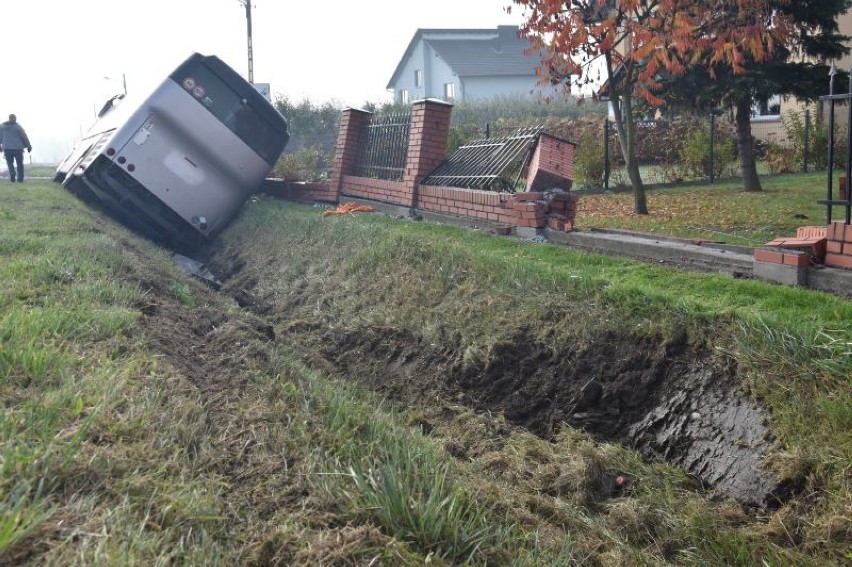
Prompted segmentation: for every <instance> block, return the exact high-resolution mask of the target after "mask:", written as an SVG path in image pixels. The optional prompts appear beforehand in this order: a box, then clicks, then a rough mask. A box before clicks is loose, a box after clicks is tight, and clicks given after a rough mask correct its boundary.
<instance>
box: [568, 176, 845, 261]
mask: <svg viewBox="0 0 852 567" xmlns="http://www.w3.org/2000/svg"><path fill="white" fill-rule="evenodd" d="M835 177H836V176H835ZM826 183H827V179H826V175H825V174H824V173H810V174H796V175H779V176H772V177H765V178H763V179H762V185H763V191H762V192H755V193H746V192H744V191H743V190H742V184H741V183H740V182H738V181H737V182H733V181H725V182H722V183H715V184H712V185H709V184H708V185H693V186H687V187H671V188H660V189H649V190H648V191H647V200H648V209H649V213H650V214H648V215H636V214H634V213H633V194H632V192H630V191H624V192H619V193H616V194H607V195H584V196H582V197H581V198H580V202H579V207H578V212H577V221H576V222H577V227H578V228H579V229H583V228H593V227H594V228H619V229H626V230H637V231H642V232H651V233H657V234H665V235H671V236H679V237H686V238H694V239H704V240H711V241H718V242H725V243H728V244H736V245H742V246H762V245H763V244H765V243H766V242H768V241H770V240H773V239H774V238H778V237H783V236H793V235H795V234H796V228H798V227H801V226H824V225H825V224H826V221H827V217H826V208H825V206H824V205H820V204H819V203H818V200H820V199H825V197H826V194H827V189H826ZM837 186H838V185H837V181H836V180H835V182H834V187H835V196H836V188H837ZM832 212H833V215H832V216H833V220H841V218H845V217H843V214H844V213H843V212H842V210H841V209H840V208H838V207H833V211H832Z"/></svg>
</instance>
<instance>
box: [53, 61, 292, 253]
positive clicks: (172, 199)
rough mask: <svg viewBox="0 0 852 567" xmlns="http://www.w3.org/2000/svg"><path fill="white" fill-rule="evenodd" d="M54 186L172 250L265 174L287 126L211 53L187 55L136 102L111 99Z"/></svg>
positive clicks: (196, 241)
mask: <svg viewBox="0 0 852 567" xmlns="http://www.w3.org/2000/svg"><path fill="white" fill-rule="evenodd" d="M98 116H99V120H98V121H97V122H96V123H95V125H94V126H93V127H92V128H91V129H90V130H89V132H88V133H87V134H86V135H85V137H84V138H83V139H82V140H81V141H80V143H78V144H77V145H76V146H75V148H74V149H73V150H72V151H71V153H70V154H69V155H68V156H67V157H66V158H65V160H63V162H62V163H61V164H60V165H59V167H58V168H57V170H56V176H55V177H54V179H55V181H57V182H59V183H61V184H62V185H63V186H65V187H67V188H68V189H69V190H70V191H72V192H73V193H74V194H76V195H78V196H79V197H80V198H82V199H84V200H86V201H88V202H92V203H96V204H100V205H102V206H104V207H105V208H106V209H108V210H109V211H110V212H111V213H112V214H113V215H114V216H115V217H117V218H118V220H120V221H121V222H123V223H124V224H126V225H128V226H129V227H130V228H133V229H135V230H137V231H138V232H141V233H142V234H144V235H145V236H148V237H149V238H151V239H153V240H155V241H157V242H161V243H165V244H167V245H171V246H174V247H176V248H184V249H186V248H195V247H197V246H198V245H200V244H203V243H205V242H207V241H209V240H210V239H212V238H214V237H215V236H216V235H217V234H218V233H219V232H220V231H221V230H222V229H223V228H225V226H227V225H228V223H229V222H230V221H231V220H232V219H233V217H234V216H235V215H236V214H237V213H238V212H239V209H240V207H241V206H242V205H243V203H244V202H245V201H246V199H247V198H248V197H250V196H251V194H252V193H254V192H255V191H256V190H257V188H258V187H259V186H260V184H261V183H262V182H263V180H264V179H265V178H266V176H267V175H268V174H269V172H270V170H271V169H272V167H273V166H274V165H275V162H276V161H277V160H278V157H279V156H280V155H281V152H282V151H283V150H284V146H285V145H286V144H287V141H288V140H289V132H288V125H287V121H286V120H285V118H284V117H283V116H281V114H280V113H279V112H278V111H277V110H276V109H275V107H274V106H272V104H270V102H269V101H267V100H266V99H265V98H264V97H263V96H262V95H261V94H260V93H258V92H257V90H256V89H255V88H254V87H253V86H252V85H251V84H250V83H248V82H247V81H246V80H245V79H243V78H242V77H241V76H240V75H239V74H237V73H236V72H235V71H234V70H233V69H232V68H231V67H229V66H228V65H227V64H225V63H224V62H223V61H222V60H221V59H219V58H218V57H215V56H205V55H201V54H198V53H194V54H192V55H191V56H190V57H189V58H188V59H187V60H186V61H184V62H183V63H182V64H181V65H180V66H179V67H177V69H175V70H174V71H173V72H172V73H171V74H170V75H169V76H168V78H167V79H166V80H164V81H163V82H162V83H161V84H160V86H159V87H157V88H156V89H155V90H154V92H153V93H151V94H150V95H149V96H148V97H147V98H146V99H144V100H143V101H142V102H141V103H134V102H132V100H131V98H130V97H124V96H123V95H120V96H117V97H115V98H113V99H111V100H110V101H108V102H107V104H106V105H104V108H103V109H102V110H101V112H100V113H99V114H98Z"/></svg>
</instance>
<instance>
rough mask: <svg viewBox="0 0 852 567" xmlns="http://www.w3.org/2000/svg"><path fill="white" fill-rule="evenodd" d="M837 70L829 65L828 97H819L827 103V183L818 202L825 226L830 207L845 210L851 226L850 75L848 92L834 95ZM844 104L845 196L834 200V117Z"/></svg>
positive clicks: (851, 129) (829, 214) (851, 138)
mask: <svg viewBox="0 0 852 567" xmlns="http://www.w3.org/2000/svg"><path fill="white" fill-rule="evenodd" d="M836 74H837V70H836V68H835V67H834V64H833V63H832V65H831V79H830V81H829V86H828V95H827V96H821V97H819V98H820V100H821V101H823V102H828V132H829V134H828V135H829V138H828V167H827V171H828V174H827V177H828V179H827V183H826V198H825V199H822V200H820V201H819V203H820V204H822V205H825V209H826V224H831V222H832V207H834V206H839V207H844V208H845V209H846V224H852V190H850V189H852V188H850V183H849V180H850V179H852V73H850V75H849V91H848V92H847V93H845V94H834V77H835V75H836ZM838 101H839V102H842V103H845V104H846V113H847V117H846V118H847V122H846V123H847V128H846V148H845V152H846V156H845V158H846V159H845V163H846V168H845V170H846V186H845V187H841V190H843V191H845V192H846V195H845V196H844V195H842V194H841V198H840V199H835V198H834V197H833V195H832V193H833V185H834V160H835V155H834V149H835V135H834V117H835V111H836V105H837V102H838Z"/></svg>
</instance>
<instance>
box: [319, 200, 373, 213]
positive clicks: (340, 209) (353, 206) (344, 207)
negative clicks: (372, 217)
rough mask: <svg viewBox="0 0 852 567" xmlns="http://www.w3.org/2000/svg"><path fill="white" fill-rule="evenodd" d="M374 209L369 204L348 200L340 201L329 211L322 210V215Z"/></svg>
mask: <svg viewBox="0 0 852 567" xmlns="http://www.w3.org/2000/svg"><path fill="white" fill-rule="evenodd" d="M374 210H375V209H373V207H371V206H370V205H359V204H357V203H353V202H351V201H350V202H348V203H341V204H339V205H338V206H337V208H336V209H333V210H331V211H323V213H322V216H324V217H329V216H331V215H345V214H348V213H372V212H373V211H374Z"/></svg>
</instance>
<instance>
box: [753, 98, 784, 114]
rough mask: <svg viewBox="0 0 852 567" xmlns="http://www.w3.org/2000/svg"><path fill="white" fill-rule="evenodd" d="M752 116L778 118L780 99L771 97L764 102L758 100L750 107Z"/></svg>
mask: <svg viewBox="0 0 852 567" xmlns="http://www.w3.org/2000/svg"><path fill="white" fill-rule="evenodd" d="M751 115H752V116H755V117H757V116H780V115H781V97H780V96H779V95H772V96H770V97H768V98H766V99H764V100H759V101H757V102H756V103H754V105H753V106H752V109H751Z"/></svg>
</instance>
